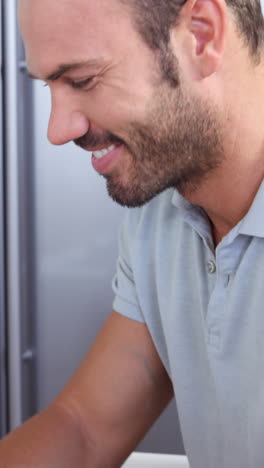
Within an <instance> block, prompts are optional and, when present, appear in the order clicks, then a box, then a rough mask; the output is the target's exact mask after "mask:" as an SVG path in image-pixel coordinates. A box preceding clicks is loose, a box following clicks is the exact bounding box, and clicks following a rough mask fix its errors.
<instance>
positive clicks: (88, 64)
mask: <svg viewBox="0 0 264 468" xmlns="http://www.w3.org/2000/svg"><path fill="white" fill-rule="evenodd" d="M105 62H106V61H105V60H104V59H100V60H99V59H92V60H86V61H84V62H77V63H64V64H61V65H59V66H58V68H57V69H56V70H54V71H53V72H52V73H50V74H49V75H48V76H46V77H45V78H44V80H45V81H56V80H58V79H59V78H61V76H63V75H64V74H65V73H67V72H70V71H73V70H77V69H80V68H92V67H95V66H98V65H99V64H100V65H102V64H103V65H104V64H105ZM27 74H28V76H29V78H32V79H33V80H39V79H40V78H39V77H37V76H35V75H34V74H33V73H31V72H30V71H28V72H27Z"/></svg>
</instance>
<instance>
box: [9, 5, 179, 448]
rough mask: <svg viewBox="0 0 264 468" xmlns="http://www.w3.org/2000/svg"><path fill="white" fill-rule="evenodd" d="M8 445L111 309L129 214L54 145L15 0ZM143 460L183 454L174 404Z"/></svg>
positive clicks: (86, 161)
mask: <svg viewBox="0 0 264 468" xmlns="http://www.w3.org/2000/svg"><path fill="white" fill-rule="evenodd" d="M0 15H1V17H0V35H1V50H0V54H1V55H0V60H1V62H0V63H1V79H0V177H1V184H0V187H1V189H0V292H1V293H0V436H3V435H4V434H6V433H7V432H8V431H10V430H12V429H14V428H15V427H16V426H17V425H19V424H21V423H22V422H23V421H25V420H26V419H27V418H29V417H30V416H32V415H33V414H34V413H36V412H38V411H39V410H41V409H43V408H44V407H46V406H47V405H48V404H49V403H50V402H51V401H52V399H53V398H54V397H55V396H56V395H57V394H58V392H59V391H60V390H61V389H62V387H63V386H64V385H65V384H66V382H67V381H68V379H69V378H70V377H71V376H72V374H73V373H74V371H75V369H76V368H77V367H78V365H79V363H80V362H81V360H82V358H83V357H84V356H85V354H86V353H87V351H88V349H89V347H90V346H91V344H92V342H93V340H94V338H95V336H96V334H97V332H98V330H99V328H100V327H101V325H102V323H103V322H104V320H105V318H106V316H107V315H108V314H109V312H110V311H111V308H112V301H113V293H112V289H111V281H112V277H113V275H114V273H115V265H116V259H117V236H118V230H119V226H120V222H121V219H122V216H123V210H122V208H121V207H119V206H118V205H116V204H115V203H113V202H112V200H110V199H109V197H108V195H107V192H106V188H105V181H104V180H103V178H101V177H99V176H98V174H96V173H95V171H94V170H93V168H92V167H91V158H90V155H89V153H86V152H84V151H82V150H80V149H78V148H77V147H76V146H75V145H73V144H67V145H65V146H61V147H53V146H52V145H51V144H49V142H48V140H47V136H46V134H47V123H48V118H49V111H50V95H49V90H48V88H45V87H43V84H41V83H40V82H35V81H32V80H30V79H29V78H28V77H27V73H26V63H25V56H24V50H23V45H22V41H21V38H20V35H19V31H18V28H17V20H16V0H0ZM138 450H139V451H149V452H160V453H162V452H164V453H179V454H180V453H183V452H184V449H183V445H182V440H181V433H180V429H179V425H178V419H177V412H176V405H175V402H172V403H171V405H170V406H169V407H168V409H167V410H166V411H165V412H164V414H163V415H162V416H161V418H160V419H159V421H158V422H157V423H156V424H155V426H154V427H153V428H152V430H151V431H150V432H149V434H148V435H147V436H146V438H145V439H144V441H142V443H141V444H140V445H139V447H138Z"/></svg>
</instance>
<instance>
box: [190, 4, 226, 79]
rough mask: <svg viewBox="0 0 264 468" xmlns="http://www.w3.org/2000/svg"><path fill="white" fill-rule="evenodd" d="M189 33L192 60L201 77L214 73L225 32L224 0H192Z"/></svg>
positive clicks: (221, 50)
mask: <svg viewBox="0 0 264 468" xmlns="http://www.w3.org/2000/svg"><path fill="white" fill-rule="evenodd" d="M190 6H191V8H190V10H189V14H190V16H189V19H190V22H189V25H190V33H191V34H192V35H193V38H194V51H193V53H194V57H193V58H194V60H195V65H196V66H197V67H198V68H199V73H200V75H201V76H202V77H204V78H205V77H207V76H209V75H211V74H212V73H214V72H215V71H216V69H217V67H218V65H219V63H220V61H221V57H222V53H223V48H224V38H225V34H226V18H227V6H226V3H225V2H224V0H192V4H191V5H190Z"/></svg>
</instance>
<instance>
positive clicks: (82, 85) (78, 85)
mask: <svg viewBox="0 0 264 468" xmlns="http://www.w3.org/2000/svg"><path fill="white" fill-rule="evenodd" d="M93 81H94V77H93V76H92V77H90V78H87V79H85V80H82V81H73V80H70V81H69V84H70V85H71V86H72V88H74V89H82V88H86V86H88V85H89V84H92V83H93Z"/></svg>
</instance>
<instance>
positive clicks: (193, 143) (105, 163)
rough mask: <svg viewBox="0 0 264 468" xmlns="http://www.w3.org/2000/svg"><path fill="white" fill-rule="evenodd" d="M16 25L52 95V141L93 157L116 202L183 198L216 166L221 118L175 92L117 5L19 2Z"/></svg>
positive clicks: (86, 0)
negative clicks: (173, 194) (172, 190)
mask: <svg viewBox="0 0 264 468" xmlns="http://www.w3.org/2000/svg"><path fill="white" fill-rule="evenodd" d="M19 20H20V26H21V31H22V36H23V39H24V42H25V48H26V57H27V63H28V68H29V72H30V73H31V74H33V75H34V76H36V77H38V78H40V79H43V80H45V81H47V83H48V84H49V87H50V90H51V95H52V112H51V117H50V122H49V129H48V136H49V139H50V141H51V142H52V143H54V144H64V143H66V142H68V141H71V140H73V141H74V142H75V143H76V144H77V145H79V146H81V147H83V148H84V149H85V150H89V151H92V152H93V158H92V161H93V166H94V168H95V169H96V170H97V171H98V172H99V173H100V174H102V175H104V177H105V178H106V179H107V185H108V191H109V194H110V195H111V196H112V198H113V199H114V200H116V201H117V202H119V203H121V204H125V205H128V206H139V205H142V204H143V203H145V202H146V201H148V200H150V199H151V198H153V197H154V196H155V195H157V194H158V193H160V192H162V191H163V190H164V189H166V188H169V187H176V188H177V189H178V190H180V191H181V192H182V193H185V192H187V191H190V190H193V189H195V188H196V187H197V186H198V185H199V184H200V183H201V181H202V180H203V179H204V178H205V177H206V176H207V175H208V173H209V172H210V171H212V170H213V169H215V168H216V167H217V166H218V165H219V163H220V162H221V159H222V147H221V145H220V142H219V136H218V135H219V134H220V127H221V125H220V122H219V121H218V118H217V117H216V112H214V109H212V108H211V106H210V105H209V104H208V103H207V102H206V101H204V102H201V99H198V97H195V96H194V95H192V93H191V91H190V90H187V89H186V88H185V86H184V83H183V82H181V85H180V86H179V87H178V88H174V87H172V86H171V85H170V83H169V82H168V80H166V77H164V73H163V70H161V65H160V62H159V60H158V59H157V57H156V56H155V55H154V53H153V52H152V51H150V50H149V49H148V47H147V46H146V45H145V43H144V42H143V40H142V39H141V37H140V36H139V34H138V33H137V31H136V29H135V26H134V24H133V21H132V18H131V12H129V10H126V9H125V8H124V7H123V6H121V5H120V3H119V1H118V0H100V1H99V0H60V1H59V2H58V1H54V0H20V2H19ZM171 54H173V53H172V52H171ZM171 59H172V57H170V60H171ZM173 59H174V57H173ZM177 69H178V66H177V61H176V58H175V73H177V71H176V70H177Z"/></svg>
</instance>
